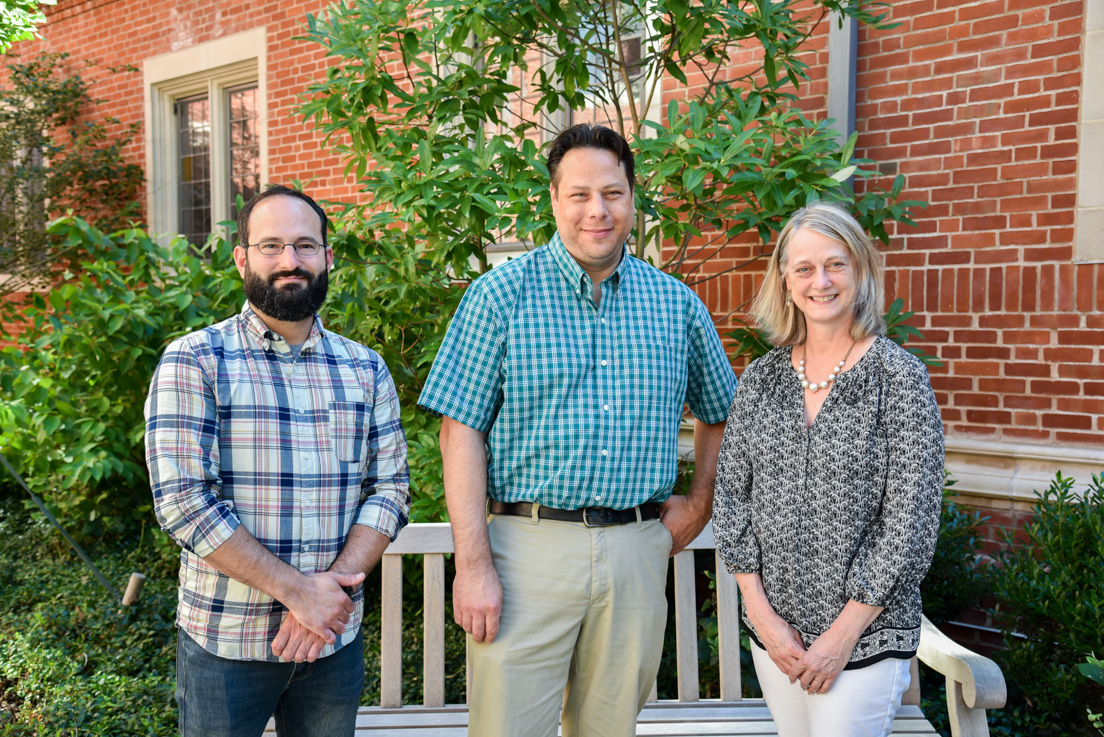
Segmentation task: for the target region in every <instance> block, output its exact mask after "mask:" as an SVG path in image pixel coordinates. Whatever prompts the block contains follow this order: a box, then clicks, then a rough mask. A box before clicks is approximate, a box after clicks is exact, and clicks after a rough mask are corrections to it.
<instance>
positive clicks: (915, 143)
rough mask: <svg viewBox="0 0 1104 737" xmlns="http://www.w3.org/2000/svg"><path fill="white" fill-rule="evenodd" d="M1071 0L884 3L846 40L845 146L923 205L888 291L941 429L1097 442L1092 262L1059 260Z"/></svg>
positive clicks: (1096, 285)
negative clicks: (887, 7)
mask: <svg viewBox="0 0 1104 737" xmlns="http://www.w3.org/2000/svg"><path fill="white" fill-rule="evenodd" d="M1082 9H1083V3H1082V2H1081V0H1065V1H1064V2H1039V1H1038V0H993V1H990V2H947V1H945V0H916V1H915V2H907V3H894V4H893V7H892V10H891V17H892V20H894V21H896V22H898V23H900V24H901V25H900V26H899V27H897V28H895V29H893V30H889V31H864V32H863V34H862V35H861V37H860V38H861V40H860V43H859V78H858V88H859V89H858V109H857V118H858V123H857V126H858V129H859V131H860V137H859V149H860V151H859V153H860V154H861V155H865V156H868V157H870V158H873V159H875V160H877V161H878V162H881V164H882V167H883V171H886V172H887V173H888V172H893V171H894V170H896V171H899V172H900V173H902V174H904V175H905V177H906V181H907V187H906V192H905V194H906V196H908V197H909V198H913V199H923V200H927V201H929V202H930V203H931V204H930V206H929V207H928V208H927V210H926V211H924V212H923V214H921V215H920V217H919V218H918V223H919V227H918V228H916V229H908V228H898V229H897V232H898V234H899V235H898V238H896V239H895V241H894V250H892V251H891V252H890V253H889V254H888V265H889V267H890V268H889V275H888V288H889V292H890V294H895V295H897V296H900V297H903V298H904V299H905V301H906V303H907V305H908V307H909V309H911V310H915V311H916V312H917V313H919V314H918V320H917V322H916V324H917V325H918V326H919V327H920V328H921V329H922V330H923V332H924V334H925V337H926V338H927V340H928V341H929V344H928V345H929V351H931V352H937V353H938V355H939V356H940V357H941V358H943V359H944V360H945V361H946V362H947V364H948V365H947V367H946V368H944V369H941V370H936V371H934V372H933V374H934V376H933V384H934V385H935V388H936V392H937V395H938V398H939V401H940V405H941V406H942V407H943V418H944V420H945V422H946V425H947V430H948V432H949V433H951V434H961V435H971V436H977V437H984V438H989V439H999V440H1007V441H1011V442H1033V443H1035V442H1037V443H1047V444H1056V445H1090V446H1100V447H1104V432H1102V431H1104V372H1102V370H1101V368H1100V363H1101V362H1102V361H1104V351H1102V349H1101V346H1102V344H1104V264H1074V263H1072V259H1073V256H1074V253H1073V225H1074V206H1075V197H1076V186H1077V179H1076V174H1077V120H1078V105H1079V99H1080V85H1081V71H1080V70H1081V29H1082V18H1081V14H1082Z"/></svg>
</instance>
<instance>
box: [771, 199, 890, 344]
mask: <svg viewBox="0 0 1104 737" xmlns="http://www.w3.org/2000/svg"><path fill="white" fill-rule="evenodd" d="M802 228H808V229H809V230H812V231H814V232H816V233H820V234H821V235H824V236H827V237H829V238H831V239H833V240H836V241H839V242H840V243H842V244H844V245H845V246H846V247H847V250H848V251H850V253H851V261H852V266H853V268H854V270H855V304H854V312H855V314H854V320H853V321H852V323H851V337H852V338H854V339H855V340H862V339H863V338H865V337H867V336H869V335H884V334H885V320H884V319H883V318H882V308H883V306H884V305H885V261H884V258H883V257H882V254H881V252H880V251H878V249H877V248H876V247H875V246H874V242H873V241H872V240H871V238H870V237H869V236H868V235H867V234H866V233H865V232H863V229H862V227H861V226H860V225H859V223H858V221H856V220H855V218H854V217H852V215H851V214H850V213H849V212H847V210H845V209H843V208H842V207H841V206H839V205H835V204H831V203H828V202H814V203H812V204H810V205H807V206H805V207H803V208H801V209H800V210H798V211H797V212H795V213H794V214H793V217H791V218H790V220H789V222H787V223H786V226H785V227H784V228H782V233H781V234H780V235H779V236H778V245H777V246H776V247H775V249H774V253H772V254H771V257H770V263H769V264H768V266H767V273H766V275H765V276H764V277H763V285H762V286H761V287H760V288H759V294H758V295H756V297H755V302H754V303H753V304H752V306H751V314H752V315H753V316H754V317H755V319H756V321H757V322H758V324H759V328H760V329H761V330H762V331H763V332H764V333H766V335H767V338H768V339H769V340H770V341H771V343H773V344H774V345H776V346H786V345H800V344H801V343H804V342H805V318H804V316H803V315H802V314H801V312H800V311H799V310H798V309H797V308H796V307H794V305H793V302H792V301H790V300H788V299H787V297H789V293H788V291H787V289H786V265H787V261H788V258H789V245H790V240H791V239H792V238H793V235H794V233H796V232H797V231H798V230H800V229H802Z"/></svg>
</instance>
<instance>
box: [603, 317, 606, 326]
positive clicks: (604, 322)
mask: <svg viewBox="0 0 1104 737" xmlns="http://www.w3.org/2000/svg"><path fill="white" fill-rule="evenodd" d="M602 324H603V325H605V324H606V318H604V317H603V318H602Z"/></svg>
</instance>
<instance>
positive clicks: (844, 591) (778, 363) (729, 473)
mask: <svg viewBox="0 0 1104 737" xmlns="http://www.w3.org/2000/svg"><path fill="white" fill-rule="evenodd" d="M790 356H791V349H790V348H777V349H775V350H773V351H771V352H770V353H768V354H767V355H765V356H763V357H762V358H760V359H758V360H757V361H754V362H753V363H752V364H751V365H750V366H748V368H747V370H746V371H745V372H744V375H743V376H742V377H740V383H739V385H738V386H737V388H736V396H735V398H734V399H733V402H732V407H731V409H730V411H729V415H728V424H727V426H726V427H725V433H724V441H723V442H722V444H721V452H720V459H719V461H718V464H717V486H716V499H715V501H714V504H713V531H714V534H715V536H716V540H717V547H718V549H719V550H720V551H721V555H722V556H723V559H724V561H725V563H726V565H727V567H728V570H729V571H730V572H732V573H759V574H760V575H761V577H762V579H763V587H764V589H765V590H766V594H767V599H768V600H769V601H770V603H771V605H772V606H773V607H774V610H775V611H776V612H778V614H779V615H780V616H781V617H782V618H783V619H785V620H786V621H787V622H789V623H790V624H791V625H792V626H793V627H794V629H796V630H797V631H798V632H799V633H800V634H801V637H802V639H803V640H804V642H805V646H806V647H808V646H809V645H811V644H812V642H813V640H815V639H816V638H817V637H818V636H819V635H820V634H821V633H823V632H824V631H825V630H827V629H828V627H829V626H831V624H832V622H833V621H834V620H835V618H836V617H837V616H838V615H839V613H840V612H841V611H842V610H843V607H844V605H846V604H847V601H848V600H849V599H854V600H855V601H858V602H860V603H862V604H870V605H873V606H882V607H885V610H884V611H883V612H882V613H881V614H880V615H879V616H878V617H877V619H875V620H874V621H873V622H872V623H871V625H870V626H869V627H868V628H867V629H866V631H865V632H863V634H862V637H861V638H860V639H859V642H858V644H857V645H856V646H855V649H854V651H853V652H852V654H851V661H850V663H848V665H847V666H846V668H847V669H853V668H860V667H862V666H864V665H870V664H871V663H874V662H877V661H879V660H882V659H883V658H888V657H893V658H907V657H911V656H912V655H913V654H914V653H915V652H916V648H917V645H918V644H919V642H920V613H921V609H920V580H921V579H922V578H923V577H924V574H925V573H926V572H927V570H928V566H929V565H930V563H931V558H932V553H933V551H934V550H935V541H936V537H937V535H938V532H939V510H940V501H941V494H940V491H941V489H942V486H943V425H942V422H941V421H940V417H939V407H938V406H937V405H936V402H935V395H934V394H933V393H932V388H931V382H930V381H929V379H928V372H927V369H926V368H925V367H924V365H923V364H922V363H920V361H919V360H917V359H916V357H914V356H912V355H911V354H909V353H907V352H906V351H904V350H903V349H901V348H900V347H899V346H897V345H896V344H895V343H893V342H892V341H891V340H889V339H887V338H884V337H879V338H877V339H876V340H875V341H874V344H873V345H872V346H871V347H870V349H869V350H868V351H867V352H866V354H865V355H864V356H863V357H862V358H861V359H859V361H858V363H856V364H855V365H854V366H853V367H851V368H850V369H849V370H847V371H844V372H843V373H842V374H840V375H839V377H838V378H837V379H836V381H835V385H834V386H833V388H832V390H831V393H830V394H829V395H828V397H827V399H825V401H824V405H823V407H821V409H820V412H819V413H818V414H817V416H816V420H815V422H814V423H813V426H812V427H811V428H809V429H808V430H806V428H805V420H804V401H805V400H804V390H803V389H802V388H801V384H800V382H799V381H798V378H797V374H796V373H795V372H794V369H793V365H792V363H791V357H790ZM743 618H744V621H745V623H747V625H748V629H749V631H750V633H751V634H752V636H753V637H755V634H754V628H752V627H751V624H750V623H749V622H748V621H747V613H746V610H745V612H744V617H743Z"/></svg>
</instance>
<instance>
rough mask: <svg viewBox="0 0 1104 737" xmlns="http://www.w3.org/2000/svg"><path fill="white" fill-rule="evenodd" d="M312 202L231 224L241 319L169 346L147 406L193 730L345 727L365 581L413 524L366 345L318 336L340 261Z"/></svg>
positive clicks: (395, 411) (275, 190)
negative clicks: (176, 556) (175, 567)
mask: <svg viewBox="0 0 1104 737" xmlns="http://www.w3.org/2000/svg"><path fill="white" fill-rule="evenodd" d="M326 231H327V221H326V214H325V212H324V211H323V210H322V208H320V207H319V206H318V205H317V204H316V203H315V202H314V200H313V199H311V198H310V197H308V196H307V195H305V194H303V193H302V192H297V191H295V190H292V189H288V188H287V187H281V186H270V187H269V188H268V189H267V190H265V191H264V192H261V193H260V194H258V195H257V196H256V197H254V198H253V199H252V200H251V201H250V202H249V203H247V204H246V206H245V207H244V208H243V209H242V211H241V214H240V215H239V216H238V235H239V245H238V246H236V247H235V248H234V263H235V264H236V265H237V267H238V271H239V273H240V274H241V276H242V279H243V281H244V288H245V296H246V299H247V301H246V303H245V305H244V306H243V307H242V311H241V313H240V314H238V315H236V316H234V317H232V318H230V319H229V320H225V321H223V322H221V323H219V324H217V325H213V326H211V327H209V328H206V329H205V330H200V331H199V332H196V333H192V334H190V335H186V336H184V337H183V338H180V339H178V340H176V341H174V342H173V343H171V344H170V345H169V347H168V348H167V349H166V350H165V353H164V355H163V356H162V358H161V362H160V364H159V365H158V367H157V371H156V373H155V374H154V377H153V382H152V384H151V385H150V391H149V397H148V399H147V400H146V462H147V465H148V466H149V471H150V482H151V485H152V487H153V498H154V509H155V512H156V514H157V519H158V521H159V522H160V524H161V527H162V529H163V530H165V531H166V532H167V533H169V535H170V536H171V537H172V538H173V539H174V540H175V541H176V542H177V543H178V544H179V545H180V546H181V547H182V548H183V551H182V553H181V557H180V589H179V605H178V608H177V624H178V625H179V634H178V644H177V688H176V699H177V703H178V705H179V707H180V710H179V724H180V732H181V734H182V735H184V736H185V737H193V736H194V737H218V736H220V735H226V736H227V737H229V736H230V735H234V736H238V735H258V736H259V735H261V733H262V732H263V731H264V729H265V725H266V724H267V722H268V720H269V718H270V717H272V716H273V715H275V719H276V729H277V733H278V734H282V735H284V734H287V735H296V736H299V735H307V736H308V737H310V736H318V737H321V736H323V735H327V736H328V735H351V734H353V731H354V729H355V726H356V712H357V707H358V705H359V703H360V693H361V691H362V689H363V684H364V648H363V643H362V639H361V634H360V621H361V618H362V616H363V611H364V592H363V587H362V586H361V583H362V582H363V580H364V576H365V574H366V573H367V572H368V571H370V570H371V569H372V568H373V567H374V566H375V565H376V563H377V562H378V561H379V559H380V556H381V555H382V554H383V550H384V548H386V547H387V544H388V542H390V540H392V539H394V537H395V536H396V535H397V534H398V532H399V530H400V529H401V528H402V527H403V525H405V524H406V521H407V514H408V511H409V506H410V496H409V479H410V475H409V471H408V469H407V463H406V440H405V437H404V436H403V431H402V426H401V425H400V423H399V407H398V400H397V396H396V393H395V384H394V381H393V380H392V379H391V375H390V373H389V372H388V370H387V366H386V365H384V362H383V360H382V359H381V358H380V357H379V355H377V354H376V353H375V352H374V351H372V350H370V349H368V348H366V347H364V346H362V345H360V344H358V343H354V342H353V341H350V340H346V339H345V338H342V337H341V336H339V335H336V334H334V333H332V332H330V331H328V330H326V329H324V328H323V327H322V323H321V321H320V320H319V318H318V315H317V314H316V312H317V310H318V308H319V307H320V306H321V305H322V303H323V302H324V301H325V299H326V290H327V286H328V274H329V271H330V268H332V266H333V252H332V250H330V248H329V247H328V244H327V242H326Z"/></svg>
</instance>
